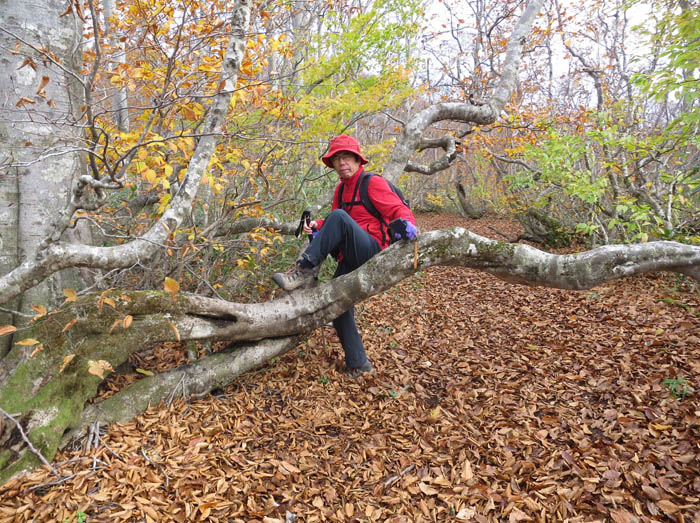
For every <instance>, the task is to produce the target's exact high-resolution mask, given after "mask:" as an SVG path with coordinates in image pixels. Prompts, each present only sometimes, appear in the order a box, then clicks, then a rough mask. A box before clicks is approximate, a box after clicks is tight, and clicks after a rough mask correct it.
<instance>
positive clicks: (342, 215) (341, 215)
mask: <svg viewBox="0 0 700 523" xmlns="http://www.w3.org/2000/svg"><path fill="white" fill-rule="evenodd" d="M331 220H333V221H335V220H337V221H341V222H347V221H348V220H352V218H351V217H350V215H349V214H348V213H347V212H345V211H344V210H343V209H334V210H332V211H331V213H330V214H329V215H328V218H326V221H331Z"/></svg>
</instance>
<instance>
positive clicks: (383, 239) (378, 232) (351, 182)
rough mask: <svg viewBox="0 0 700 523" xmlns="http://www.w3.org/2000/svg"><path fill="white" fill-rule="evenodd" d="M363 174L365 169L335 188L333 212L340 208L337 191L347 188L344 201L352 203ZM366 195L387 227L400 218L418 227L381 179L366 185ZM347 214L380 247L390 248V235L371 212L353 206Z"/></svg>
mask: <svg viewBox="0 0 700 523" xmlns="http://www.w3.org/2000/svg"><path fill="white" fill-rule="evenodd" d="M363 171H364V168H363V167H360V168H359V169H358V170H357V172H356V173H355V174H353V175H352V177H351V178H348V179H342V178H341V180H340V183H339V184H338V185H337V186H336V188H335V192H334V193H333V204H332V206H331V210H335V209H339V208H340V206H339V205H338V191H339V190H340V186H341V184H343V185H344V187H343V201H344V202H351V201H352V199H353V198H352V197H353V194H354V193H355V185H357V182H358V180H359V179H360V176H361V175H362V172H363ZM367 194H368V196H369V198H370V200H372V203H373V204H374V206H375V207H376V208H377V211H379V214H381V215H382V218H384V221H385V222H386V223H387V224H389V223H391V222H392V221H394V220H396V219H397V218H403V219H404V220H407V221H409V222H411V223H412V224H413V225H416V218H415V217H414V216H413V213H412V212H411V209H409V208H408V207H406V206H405V205H404V203H403V202H402V201H401V198H399V197H398V196H396V194H394V192H393V191H392V190H391V187H389V184H388V182H387V181H386V180H385V179H384V178H382V177H381V176H372V178H370V180H369V185H368V186H367ZM355 198H356V199H357V200H359V199H360V190H359V187H358V190H357V195H356V196H355ZM347 211H348V214H349V215H350V217H351V218H352V219H353V220H355V221H356V222H357V224H358V225H359V226H360V227H362V228H363V229H364V230H366V231H367V232H368V233H369V235H370V236H371V237H372V238H374V239H375V240H377V243H378V244H379V247H380V248H382V249H385V248H386V247H388V246H389V243H390V242H389V234H388V232H387V231H385V234H384V235H382V226H381V224H380V222H379V220H377V219H376V218H375V217H374V216H372V215H371V214H370V213H369V211H367V209H365V207H364V205H352V206H350V207H348V208H347ZM316 223H317V224H318V227H319V228H320V227H322V226H323V220H317V221H316Z"/></svg>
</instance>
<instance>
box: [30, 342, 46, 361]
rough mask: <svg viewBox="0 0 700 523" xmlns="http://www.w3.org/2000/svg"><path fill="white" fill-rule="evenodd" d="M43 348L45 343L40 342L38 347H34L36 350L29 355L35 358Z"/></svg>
mask: <svg viewBox="0 0 700 523" xmlns="http://www.w3.org/2000/svg"><path fill="white" fill-rule="evenodd" d="M42 350H44V345H43V344H41V343H40V344H39V345H37V346H36V347H34V350H33V351H32V353H31V354H30V355H29V357H30V358H33V357H34V356H35V355H36V354H37V353H39V352H41V351H42Z"/></svg>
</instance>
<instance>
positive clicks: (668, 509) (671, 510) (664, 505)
mask: <svg viewBox="0 0 700 523" xmlns="http://www.w3.org/2000/svg"><path fill="white" fill-rule="evenodd" d="M656 505H657V506H658V507H659V508H660V509H661V510H663V511H664V513H665V514H675V513H676V512H678V511H679V510H680V507H679V506H678V505H676V504H675V503H673V502H671V501H669V500H667V499H661V500H659V501H657V502H656Z"/></svg>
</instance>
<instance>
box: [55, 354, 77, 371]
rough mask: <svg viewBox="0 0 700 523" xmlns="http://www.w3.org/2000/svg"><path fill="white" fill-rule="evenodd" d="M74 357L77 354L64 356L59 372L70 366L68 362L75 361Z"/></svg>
mask: <svg viewBox="0 0 700 523" xmlns="http://www.w3.org/2000/svg"><path fill="white" fill-rule="evenodd" d="M73 358H75V354H69V355H68V356H66V357H65V358H63V363H62V364H61V368H60V369H59V370H58V372H63V370H64V369H65V368H66V367H67V366H68V364H69V363H70V362H71V361H73Z"/></svg>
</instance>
